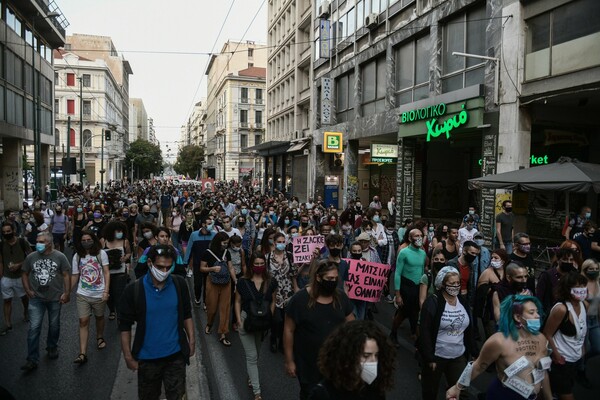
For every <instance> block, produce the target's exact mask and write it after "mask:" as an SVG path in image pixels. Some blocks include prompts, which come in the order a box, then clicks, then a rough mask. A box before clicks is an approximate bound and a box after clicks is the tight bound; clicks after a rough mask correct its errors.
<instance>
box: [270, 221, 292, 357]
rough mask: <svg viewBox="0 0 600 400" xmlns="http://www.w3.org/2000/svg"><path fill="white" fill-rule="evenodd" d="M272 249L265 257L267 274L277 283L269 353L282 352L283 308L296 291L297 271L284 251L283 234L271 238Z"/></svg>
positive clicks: (290, 257)
mask: <svg viewBox="0 0 600 400" xmlns="http://www.w3.org/2000/svg"><path fill="white" fill-rule="evenodd" d="M273 241H274V249H273V251H271V252H270V253H268V254H267V255H266V259H267V268H268V270H269V273H270V274H271V276H272V277H273V279H274V280H275V282H277V296H276V297H275V313H274V315H273V325H272V327H271V346H270V349H271V352H272V353H276V352H277V351H278V350H279V351H283V321H284V308H285V306H286V304H287V303H288V301H289V300H290V298H291V297H292V296H293V295H294V293H296V292H297V291H298V283H297V281H296V276H297V275H298V269H297V268H296V266H295V265H294V263H293V261H292V260H293V259H292V254H291V253H288V252H287V251H286V240H285V235H284V234H283V233H280V232H278V233H276V234H275V235H274V237H273Z"/></svg>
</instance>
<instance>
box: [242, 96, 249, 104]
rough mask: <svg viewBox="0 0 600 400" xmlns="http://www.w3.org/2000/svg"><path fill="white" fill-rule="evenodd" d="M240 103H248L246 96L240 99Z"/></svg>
mask: <svg viewBox="0 0 600 400" xmlns="http://www.w3.org/2000/svg"><path fill="white" fill-rule="evenodd" d="M240 103H248V98H247V97H242V98H241V99H240Z"/></svg>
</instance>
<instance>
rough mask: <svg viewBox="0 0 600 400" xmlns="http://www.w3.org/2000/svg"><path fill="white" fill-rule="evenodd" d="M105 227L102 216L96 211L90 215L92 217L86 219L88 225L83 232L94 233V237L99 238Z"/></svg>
mask: <svg viewBox="0 0 600 400" xmlns="http://www.w3.org/2000/svg"><path fill="white" fill-rule="evenodd" d="M105 225H106V221H105V220H104V215H103V214H102V212H100V211H98V210H96V211H94V212H93V213H92V217H91V218H88V223H87V225H86V226H85V228H84V230H88V231H90V232H92V233H94V234H95V235H96V236H98V237H100V236H101V234H102V230H103V229H104V226H105Z"/></svg>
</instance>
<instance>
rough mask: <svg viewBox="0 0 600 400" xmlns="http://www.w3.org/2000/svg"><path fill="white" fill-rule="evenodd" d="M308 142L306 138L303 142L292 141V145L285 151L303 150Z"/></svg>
mask: <svg viewBox="0 0 600 400" xmlns="http://www.w3.org/2000/svg"><path fill="white" fill-rule="evenodd" d="M308 143H309V141H308V140H305V141H303V142H298V143H294V144H293V145H291V146H290V148H289V149H287V153H293V152H296V151H300V150H303V149H304V148H305V147H306V146H308Z"/></svg>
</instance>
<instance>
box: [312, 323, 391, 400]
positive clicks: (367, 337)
mask: <svg viewBox="0 0 600 400" xmlns="http://www.w3.org/2000/svg"><path fill="white" fill-rule="evenodd" d="M395 359H396V349H395V348H394V346H393V345H392V343H390V341H389V340H388V338H387V337H386V336H385V334H384V333H383V332H382V330H381V329H380V328H379V327H378V326H377V325H375V323H373V322H371V321H351V322H347V323H345V324H344V325H342V326H340V327H339V328H337V329H336V330H335V331H334V332H333V333H332V334H331V335H329V337H328V338H327V340H326V341H325V343H324V344H323V346H321V350H320V351H319V363H318V365H319V371H320V372H321V374H322V375H323V380H322V381H321V382H320V383H319V384H318V385H317V386H315V387H314V388H313V390H312V392H311V394H310V395H309V397H308V398H309V399H310V400H337V399H339V400H362V399H365V400H366V399H368V400H383V399H385V392H386V391H388V390H390V389H391V388H392V386H393V380H394V368H395Z"/></svg>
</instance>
